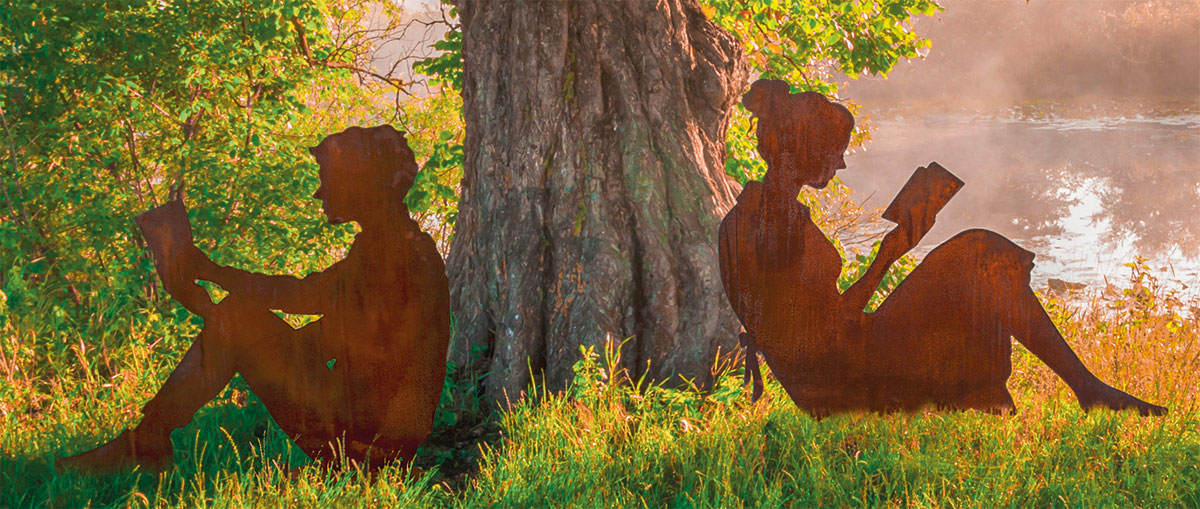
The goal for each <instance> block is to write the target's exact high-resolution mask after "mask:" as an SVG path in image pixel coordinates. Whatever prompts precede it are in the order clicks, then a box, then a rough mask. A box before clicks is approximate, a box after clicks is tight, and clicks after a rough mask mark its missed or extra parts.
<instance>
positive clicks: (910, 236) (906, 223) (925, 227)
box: [879, 211, 937, 261]
mask: <svg viewBox="0 0 1200 509" xmlns="http://www.w3.org/2000/svg"><path fill="white" fill-rule="evenodd" d="M936 217H937V216H936V213H932V214H926V213H921V211H918V212H917V213H915V214H905V216H904V218H903V220H902V221H900V223H898V224H897V225H896V227H895V228H893V229H892V231H890V232H888V234H887V235H886V236H884V238H883V242H882V243H881V244H880V246H879V253H880V256H882V257H886V258H887V259H888V260H892V261H894V260H896V259H898V258H900V257H901V256H904V254H905V253H908V252H909V251H912V249H913V248H915V247H917V244H919V243H920V242H921V239H922V238H924V237H925V234H927V233H929V230H931V229H932V228H933V222H934V219H936Z"/></svg>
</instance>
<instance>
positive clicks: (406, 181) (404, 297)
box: [59, 126, 450, 470]
mask: <svg viewBox="0 0 1200 509" xmlns="http://www.w3.org/2000/svg"><path fill="white" fill-rule="evenodd" d="M310 151H311V152H312V154H313V155H314V156H315V157H316V159H317V163H318V164H319V165H320V178H321V185H320V187H319V188H318V189H317V192H316V194H315V195H314V196H313V197H314V198H317V199H319V200H321V203H322V209H323V210H324V212H325V214H326V216H328V218H329V221H330V222H331V223H334V224H337V223H344V222H347V221H356V222H358V225H359V226H360V227H361V228H362V231H361V232H360V233H359V234H358V235H357V237H355V239H354V243H353V244H352V245H351V246H350V249H349V251H348V253H347V254H346V257H345V258H344V259H342V260H340V261H338V262H337V263H335V264H333V265H332V266H331V267H329V268H327V269H325V270H324V271H322V272H317V273H313V274H309V275H308V276H306V277H304V278H303V279H297V278H294V277H291V276H269V275H264V274H255V273H251V272H246V271H243V270H239V269H234V268H231V267H222V266H219V265H217V264H216V263H213V262H212V261H211V260H210V259H209V258H208V257H207V256H205V255H204V253H202V252H201V251H200V250H199V249H197V248H196V246H195V245H194V244H193V241H192V231H191V226H190V224H189V223H188V218H187V212H186V210H184V207H183V203H182V202H181V201H172V202H169V203H168V204H166V205H163V206H161V207H158V208H155V209H153V210H151V211H149V212H147V213H145V214H143V215H142V216H141V217H139V218H138V224H139V225H140V226H141V228H142V233H143V235H144V236H145V238H146V241H147V243H148V244H149V245H150V248H151V251H152V252H153V254H154V262H155V268H156V269H157V271H158V275H159V278H160V279H161V280H162V282H163V285H164V286H165V287H166V289H167V291H168V292H170V293H171V296H172V297H174V298H175V300H176V301H178V302H179V303H180V304H182V305H183V306H184V307H186V308H188V309H189V310H191V311H192V312H193V313H196V314H198V315H200V316H201V317H202V318H204V329H203V330H202V331H201V332H200V334H199V335H198V336H197V337H196V339H195V341H194V342H193V343H192V346H191V348H189V349H188V351H187V353H186V354H185V355H184V357H183V360H181V361H180V363H179V366H177V367H176V368H175V370H174V371H173V372H172V373H171V376H170V377H169V378H167V381H166V382H165V383H164V384H163V386H162V388H160V389H159V390H158V393H157V394H155V395H154V397H153V398H152V399H151V400H150V401H149V402H148V403H147V404H146V406H145V407H143V409H142V415H143V417H142V420H141V422H140V423H138V425H137V426H136V427H134V428H132V429H130V430H127V431H125V432H124V433H122V434H120V435H119V436H117V437H116V438H115V439H113V440H112V441H110V442H108V443H106V444H104V445H101V446H100V447H97V448H96V449H93V450H91V451H88V452H85V453H82V454H79V455H76V456H72V457H70V458H64V459H62V460H60V462H59V463H60V465H69V466H74V467H79V468H84V469H90V470H112V469H116V468H121V467H124V466H129V465H132V464H141V465H143V466H145V467H148V468H152V469H157V468H161V467H163V466H165V465H167V464H169V463H170V462H171V460H172V449H171V440H170V433H171V431H172V430H173V429H175V428H178V427H181V426H183V425H185V424H187V423H188V422H189V421H190V420H191V418H192V414H193V413H195V411H196V410H197V409H199V408H200V407H201V406H202V405H204V404H205V403H207V402H208V401H209V400H211V399H212V398H213V397H214V396H216V395H217V394H218V393H219V392H220V391H221V390H222V389H223V388H224V387H225V385H226V384H227V383H228V382H229V380H230V378H231V377H233V374H234V373H235V372H236V373H241V375H242V377H243V378H245V380H246V382H248V383H249V384H250V388H251V389H252V390H253V391H254V393H255V394H256V395H257V396H258V397H259V399H261V400H262V402H263V403H264V404H265V405H266V407H267V410H268V411H269V412H270V413H271V415H272V416H273V417H274V418H275V421H276V422H277V423H278V424H279V427H280V428H282V429H283V431H284V432H286V433H287V434H288V435H289V436H290V437H291V438H292V439H293V440H294V441H295V442H296V444H297V445H298V446H300V448H301V449H303V450H304V451H305V452H306V453H308V454H309V455H310V456H312V457H314V458H320V457H324V458H330V457H334V456H336V455H339V454H344V455H345V456H346V457H348V458H349V459H351V460H355V461H358V462H359V463H364V462H365V463H366V464H367V466H369V467H375V466H378V465H379V464H381V463H383V462H386V461H390V460H393V459H397V458H403V459H405V460H410V459H412V457H413V455H414V454H415V453H416V450H417V445H418V444H419V443H420V442H421V441H423V440H424V439H425V438H426V437H427V436H428V435H429V433H430V431H431V429H432V427H433V412H434V409H435V408H436V407H437V404H438V400H439V399H440V397H441V392H442V385H443V378H444V376H445V373H446V347H447V343H448V341H449V329H450V316H449V313H450V303H449V290H448V285H447V282H446V274H445V268H444V265H443V264H442V258H441V256H440V255H439V254H438V252H437V250H436V249H435V247H434V242H433V239H432V238H431V237H430V236H429V235H428V234H426V233H424V232H422V231H421V229H420V228H419V226H418V225H417V223H416V221H414V220H413V219H412V218H411V217H409V215H408V208H407V207H405V205H404V201H403V200H404V195H405V193H407V192H408V189H409V187H410V186H412V183H413V179H414V178H415V176H416V173H417V164H416V161H415V160H414V158H413V153H412V151H411V150H410V149H409V147H408V144H407V142H406V140H405V138H404V134H403V133H401V132H398V131H396V130H395V129H393V128H392V127H391V126H380V127H374V128H370V129H363V128H357V127H352V128H350V129H347V130H346V131H344V132H341V133H338V134H334V135H332V136H329V137H328V138H325V140H323V141H322V142H321V143H320V144H319V145H317V146H316V147H313V148H312V149H310ZM197 279H202V280H207V281H212V282H214V283H217V284H219V285H220V286H222V287H223V288H225V289H226V290H228V291H229V295H228V296H227V297H226V298H225V299H224V300H222V301H221V302H220V303H219V304H215V303H213V302H212V300H210V299H209V296H208V294H207V292H206V291H205V290H204V289H203V288H201V287H200V286H198V285H197V284H196V283H195V281H196V280H197ZM273 309H278V310H281V311H283V312H286V313H298V314H313V315H322V317H321V318H320V319H319V320H317V321H315V322H312V323H310V324H308V325H305V326H304V327H301V328H300V329H293V328H292V327H291V326H290V325H288V324H287V323H286V322H284V321H283V320H281V319H280V318H278V317H277V316H276V315H275V314H274V313H272V311H271V310H273Z"/></svg>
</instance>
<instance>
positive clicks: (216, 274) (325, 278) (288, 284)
mask: <svg viewBox="0 0 1200 509" xmlns="http://www.w3.org/2000/svg"><path fill="white" fill-rule="evenodd" d="M196 252H197V253H199V256H201V257H203V260H204V262H206V263H205V264H204V269H203V270H201V271H200V272H199V273H198V274H197V279H203V280H206V281H212V282H214V283H216V284H218V285H221V287H222V288H224V289H225V290H227V291H229V293H230V294H233V295H238V296H240V297H243V298H246V299H249V300H251V301H253V302H259V303H262V305H263V307H266V308H268V309H278V310H280V311H283V312H285V313H297V314H309V315H317V314H323V313H326V312H328V311H329V308H330V306H331V302H332V300H333V297H334V295H335V294H336V292H337V283H336V279H337V278H336V277H335V271H336V270H337V265H334V266H333V267H330V268H328V269H326V270H324V271H322V272H314V273H312V274H309V275H307V276H305V277H304V278H303V279H301V278H296V277H293V276H286V275H267V274H258V273H255V272H250V271H246V270H242V269H236V268H233V267H225V266H221V265H217V264H216V263H214V262H213V261H212V260H210V259H209V258H208V257H207V256H205V255H204V254H203V253H201V252H200V250H199V249H197V250H196Z"/></svg>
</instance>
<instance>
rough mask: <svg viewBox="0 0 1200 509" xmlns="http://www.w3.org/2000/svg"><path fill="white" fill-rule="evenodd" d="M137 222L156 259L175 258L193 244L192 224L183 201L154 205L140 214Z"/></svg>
mask: <svg viewBox="0 0 1200 509" xmlns="http://www.w3.org/2000/svg"><path fill="white" fill-rule="evenodd" d="M137 223H138V227H140V228H141V230H142V236H143V237H145V238H146V242H147V243H148V244H149V245H150V250H151V251H153V252H154V256H155V258H156V259H174V258H176V256H175V255H178V254H181V252H182V251H183V250H184V249H185V248H186V247H187V246H192V225H191V223H189V222H188V218H187V209H186V208H184V206H183V202H182V201H170V202H167V203H166V204H163V205H160V206H158V207H154V208H152V209H150V210H148V211H146V213H144V214H142V215H140V216H138V217H137ZM185 257H186V256H185Z"/></svg>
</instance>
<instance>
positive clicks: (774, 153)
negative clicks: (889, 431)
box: [719, 80, 1167, 415]
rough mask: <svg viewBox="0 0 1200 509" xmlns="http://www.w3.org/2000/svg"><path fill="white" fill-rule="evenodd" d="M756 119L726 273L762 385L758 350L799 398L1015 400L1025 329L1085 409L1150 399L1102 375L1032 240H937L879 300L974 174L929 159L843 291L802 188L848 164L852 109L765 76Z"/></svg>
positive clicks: (1138, 404) (756, 95)
mask: <svg viewBox="0 0 1200 509" xmlns="http://www.w3.org/2000/svg"><path fill="white" fill-rule="evenodd" d="M742 101H743V104H744V105H745V106H746V107H747V108H748V109H749V110H750V111H751V112H752V113H753V114H754V115H755V116H756V117H757V119H758V127H757V137H758V152H759V154H760V155H761V156H762V158H763V159H764V160H765V161H766V163H767V173H766V175H765V176H764V177H763V180H762V182H750V183H748V184H747V185H746V187H745V188H744V189H743V190H742V193H741V195H740V196H738V200H737V204H736V205H735V206H734V207H733V209H732V210H730V211H729V213H728V215H726V216H725V219H724V220H723V221H722V222H721V227H720V232H719V243H720V262H721V278H722V280H723V282H724V285H725V293H726V295H727V296H728V298H729V301H730V303H731V304H732V305H733V308H734V310H735V311H736V313H737V315H738V318H739V319H740V320H741V322H742V325H743V327H744V328H745V330H746V332H745V333H743V334H742V344H743V345H744V346H745V347H746V356H747V366H746V368H747V369H746V371H747V379H751V380H752V381H753V383H754V398H755V399H757V398H758V396H759V395H760V394H761V393H762V381H761V375H760V374H759V373H758V365H757V362H758V361H757V354H758V353H761V354H762V355H763V358H764V359H765V360H766V362H767V364H768V365H770V367H771V371H772V373H774V375H775V376H776V378H778V380H779V382H780V383H781V384H782V385H783V387H784V388H785V389H786V390H787V393H788V395H789V396H790V397H791V398H792V400H793V401H794V402H795V403H796V404H797V405H798V406H799V407H800V408H802V409H804V410H805V411H807V412H810V413H812V414H814V415H826V414H829V413H832V412H842V411H851V410H872V411H892V410H914V409H917V408H920V407H922V406H925V405H934V406H937V407H940V408H951V409H966V408H974V409H980V410H984V411H989V412H1003V411H1014V410H1015V407H1014V404H1013V399H1012V396H1011V395H1010V394H1009V392H1008V389H1007V388H1006V387H1005V382H1006V381H1007V380H1008V377H1009V375H1010V374H1011V373H1012V362H1011V359H1010V354H1011V350H1012V345H1011V339H1010V338H1016V339H1017V341H1020V342H1021V344H1022V345H1024V346H1025V347H1026V348H1028V349H1029V351H1030V352H1032V353H1033V354H1034V355H1036V356H1037V357H1038V358H1039V359H1041V360H1042V361H1043V362H1045V363H1046V364H1047V365H1049V366H1050V368H1051V369H1053V370H1054V372H1055V373H1057V374H1058V375H1059V376H1060V377H1062V379H1063V381H1065V382H1066V383H1067V385H1068V386H1069V387H1070V388H1071V389H1072V390H1073V391H1074V392H1075V395H1076V397H1078V398H1079V403H1080V405H1082V406H1083V408H1084V409H1090V408H1093V407H1107V408H1112V409H1127V408H1130V409H1136V410H1137V411H1138V412H1140V413H1141V414H1143V415H1150V414H1154V415H1160V414H1163V413H1165V412H1166V411H1167V409H1166V408H1163V407H1160V406H1156V405H1152V404H1149V403H1146V402H1144V401H1142V400H1140V399H1138V398H1135V397H1133V396H1131V395H1129V394H1126V393H1125V392H1122V391H1120V390H1118V389H1116V388H1113V387H1112V386H1109V385H1108V384H1106V383H1104V382H1102V381H1100V379H1098V378H1096V376H1095V375H1093V374H1092V373H1091V372H1090V371H1088V369H1087V367H1086V366H1084V364H1083V362H1082V361H1080V359H1079V357H1077V356H1076V355H1075V352H1074V351H1072V350H1071V347H1070V346H1069V345H1068V344H1067V343H1066V341H1064V340H1063V337H1062V335H1061V334H1060V333H1059V331H1058V329H1057V328H1055V326H1054V323H1053V322H1052V321H1051V320H1050V317H1049V316H1047V314H1046V312H1045V310H1044V309H1043V308H1042V305H1041V303H1040V302H1039V301H1038V299H1037V297H1036V296H1035V295H1034V293H1033V291H1032V290H1031V289H1030V287H1029V280H1030V270H1032V268H1033V258H1034V255H1033V253H1030V252H1029V251H1026V250H1024V249H1022V248H1020V247H1018V246H1017V245H1016V244H1014V243H1012V242H1011V241H1009V240H1008V239H1006V238H1004V237H1002V236H1000V235H999V234H997V233H994V232H990V231H986V230H968V231H965V232H962V233H960V234H958V235H957V236H955V237H953V238H951V239H950V240H948V241H946V242H945V243H944V244H942V245H940V246H938V247H937V248H936V249H934V250H933V251H932V252H930V253H929V255H928V256H926V257H925V259H924V261H922V262H921V264H920V265H918V266H917V268H916V269H915V270H913V272H912V273H911V274H909V275H908V277H907V278H906V279H905V280H904V281H903V283H901V284H900V285H899V286H898V287H897V288H896V289H895V290H894V291H892V293H891V294H890V295H889V296H888V297H887V299H886V300H884V302H883V304H882V305H880V306H879V308H878V309H877V310H876V311H875V312H872V313H868V312H864V307H865V306H866V304H867V302H868V301H869V300H870V298H871V296H872V294H873V293H874V291H875V289H876V287H878V286H879V283H880V281H881V280H882V278H883V276H884V274H885V273H886V272H887V268H888V267H889V266H890V265H891V264H892V262H894V261H896V259H898V258H899V257H900V256H902V255H904V254H905V253H906V252H908V251H909V250H910V249H912V248H913V247H914V246H916V245H917V242H918V241H919V240H920V239H921V238H922V237H923V236H924V235H925V234H926V233H927V232H928V231H929V229H930V228H931V227H932V226H933V222H934V219H935V218H936V215H937V213H938V211H939V210H941V208H942V207H943V206H944V205H945V204H946V202H948V201H949V200H950V199H951V197H952V196H953V195H954V193H955V192H957V191H958V189H959V188H960V187H961V186H962V181H960V180H958V179H957V178H955V177H954V176H953V175H952V174H951V173H950V172H948V171H946V170H945V169H944V168H942V167H941V166H939V165H938V164H937V163H931V164H930V165H929V166H928V167H925V168H920V169H918V170H917V171H916V173H914V174H913V176H912V178H911V179H910V180H909V182H908V184H906V185H905V186H904V188H903V189H902V190H901V191H900V193H899V195H898V196H897V197H896V199H895V200H894V201H893V202H892V204H891V206H889V207H888V208H887V210H886V212H884V215H883V217H884V218H886V219H887V220H889V221H891V222H893V223H896V227H895V228H894V229H893V230H892V231H890V232H889V233H888V234H887V235H886V236H885V237H884V239H883V241H882V243H881V245H880V248H879V254H878V255H877V256H876V258H875V260H874V262H873V263H872V264H871V266H870V267H869V268H868V269H867V271H866V273H865V274H864V275H863V276H862V277H861V278H860V279H859V280H858V281H857V282H856V283H855V284H854V285H852V286H851V287H850V288H849V289H847V290H846V291H845V292H841V293H839V291H838V286H837V278H838V275H839V272H840V269H841V263H842V260H841V257H840V256H839V255H838V252H837V250H836V249H835V248H834V247H833V245H832V243H831V242H830V241H829V239H827V238H826V237H825V235H824V234H823V233H822V232H821V230H819V229H818V228H817V226H816V225H815V224H814V223H813V221H812V219H811V217H810V215H809V210H808V209H807V208H806V207H805V206H804V205H802V204H801V203H800V202H799V201H797V199H796V198H797V195H798V194H799V192H800V191H801V188H802V187H803V186H805V185H808V186H811V187H814V188H822V187H824V186H825V185H827V184H828V183H829V180H830V179H832V178H833V176H834V175H835V174H836V173H837V171H838V170H840V169H842V168H845V167H846V165H845V161H844V160H843V154H844V153H845V151H846V148H847V146H848V144H849V141H850V134H851V131H852V129H853V127H854V118H853V116H852V115H851V114H850V112H849V110H847V109H846V108H844V107H842V106H841V105H838V104H835V103H833V102H830V101H829V100H828V99H826V98H825V97H824V96H822V95H820V94H817V93H813V92H805V93H800V94H792V93H790V90H789V87H788V85H787V84H786V83H784V82H781V81H768V80H760V81H758V82H756V83H754V85H753V86H752V87H751V88H750V91H749V92H747V93H746V95H745V96H744V97H743V99H742Z"/></svg>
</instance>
